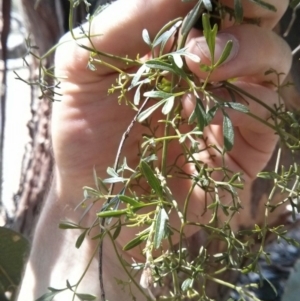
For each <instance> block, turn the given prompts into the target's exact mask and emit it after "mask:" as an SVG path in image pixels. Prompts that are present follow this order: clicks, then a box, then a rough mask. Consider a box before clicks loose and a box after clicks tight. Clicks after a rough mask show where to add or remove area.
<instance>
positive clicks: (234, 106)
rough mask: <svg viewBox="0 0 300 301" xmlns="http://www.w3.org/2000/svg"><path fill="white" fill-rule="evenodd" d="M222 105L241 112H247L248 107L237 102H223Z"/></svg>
mask: <svg viewBox="0 0 300 301" xmlns="http://www.w3.org/2000/svg"><path fill="white" fill-rule="evenodd" d="M223 106H224V107H226V108H230V109H233V110H235V111H238V112H241V113H249V108H248V107H246V106H245V105H243V104H241V103H238V102H224V103H223Z"/></svg>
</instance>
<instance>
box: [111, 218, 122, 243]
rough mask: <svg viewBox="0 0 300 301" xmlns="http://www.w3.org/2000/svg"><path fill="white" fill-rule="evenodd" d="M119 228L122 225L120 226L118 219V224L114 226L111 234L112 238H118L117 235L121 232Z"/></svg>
mask: <svg viewBox="0 0 300 301" xmlns="http://www.w3.org/2000/svg"><path fill="white" fill-rule="evenodd" d="M121 229H122V227H121V222H120V220H119V221H118V226H117V228H116V230H115V232H114V234H113V236H112V237H113V239H117V238H118V236H119V234H120V233H121Z"/></svg>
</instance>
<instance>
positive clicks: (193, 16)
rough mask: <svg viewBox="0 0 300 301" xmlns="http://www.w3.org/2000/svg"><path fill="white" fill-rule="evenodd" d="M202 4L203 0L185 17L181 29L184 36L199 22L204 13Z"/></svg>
mask: <svg viewBox="0 0 300 301" xmlns="http://www.w3.org/2000/svg"><path fill="white" fill-rule="evenodd" d="M201 4H202V0H200V1H198V2H197V4H196V5H195V6H194V8H193V9H192V10H191V11H190V12H189V13H188V15H187V16H186V17H185V19H184V21H183V24H182V27H181V34H182V35H183V36H186V35H187V34H188V33H189V32H190V30H191V29H192V28H193V26H194V25H195V24H196V22H197V21H198V19H199V17H200V15H201V12H202V9H201Z"/></svg>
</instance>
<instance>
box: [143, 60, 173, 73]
mask: <svg viewBox="0 0 300 301" xmlns="http://www.w3.org/2000/svg"><path fill="white" fill-rule="evenodd" d="M145 65H146V66H147V67H149V68H152V69H159V70H164V71H170V72H172V73H174V68H173V67H172V65H170V64H168V63H166V62H163V61H161V60H156V59H153V60H149V61H147V62H146V63H145Z"/></svg>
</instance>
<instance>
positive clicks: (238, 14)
mask: <svg viewBox="0 0 300 301" xmlns="http://www.w3.org/2000/svg"><path fill="white" fill-rule="evenodd" d="M234 16H235V22H236V23H239V24H240V23H242V22H243V18H244V10H243V5H242V1H241V0H234Z"/></svg>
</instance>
